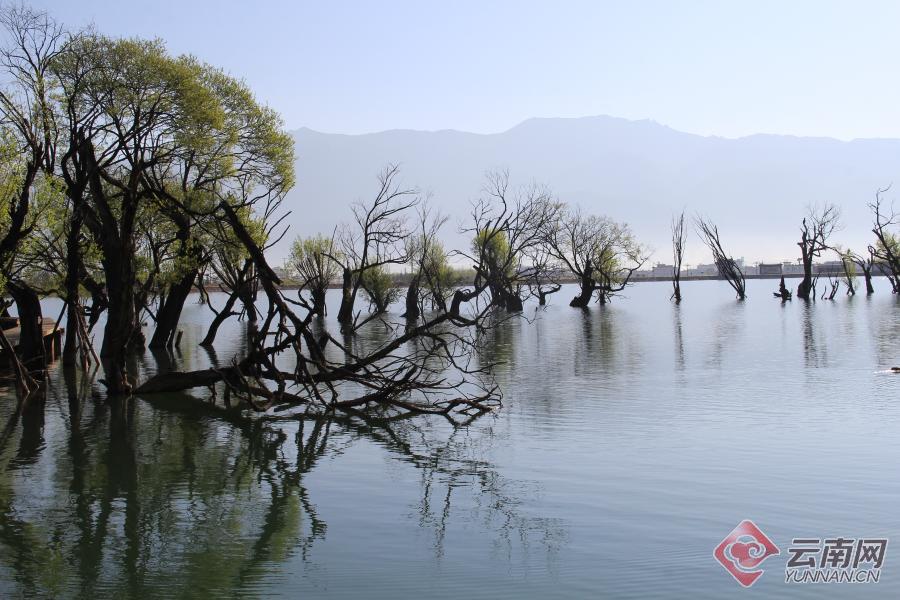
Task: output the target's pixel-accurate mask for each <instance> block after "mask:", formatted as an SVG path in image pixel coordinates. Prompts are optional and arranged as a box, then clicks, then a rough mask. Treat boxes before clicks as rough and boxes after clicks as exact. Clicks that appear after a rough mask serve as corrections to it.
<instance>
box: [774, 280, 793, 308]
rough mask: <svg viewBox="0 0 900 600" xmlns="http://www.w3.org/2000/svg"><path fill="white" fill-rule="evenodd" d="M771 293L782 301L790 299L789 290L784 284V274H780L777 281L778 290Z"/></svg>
mask: <svg viewBox="0 0 900 600" xmlns="http://www.w3.org/2000/svg"><path fill="white" fill-rule="evenodd" d="M773 294H774V295H775V297H776V298H781V301H782V302H787V301H788V300H790V299H791V290H789V289H788V288H787V286H786V285H785V284H784V275H782V276H781V281H780V282H779V283H778V291H777V292H773Z"/></svg>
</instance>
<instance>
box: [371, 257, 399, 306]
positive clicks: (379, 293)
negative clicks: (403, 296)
mask: <svg viewBox="0 0 900 600" xmlns="http://www.w3.org/2000/svg"><path fill="white" fill-rule="evenodd" d="M362 287H363V289H364V290H365V291H366V294H368V296H369V302H370V303H371V305H372V308H373V309H374V311H375V312H377V313H380V312H385V311H386V310H387V308H388V306H389V305H390V304H391V303H392V302H396V301H397V300H398V299H399V298H400V293H401V290H400V288H398V287H396V286H395V285H394V279H393V277H391V274H390V273H388V272H387V270H386V269H385V268H384V267H371V268H368V269H366V270H365V271H363V273H362Z"/></svg>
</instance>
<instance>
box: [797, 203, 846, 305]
mask: <svg viewBox="0 0 900 600" xmlns="http://www.w3.org/2000/svg"><path fill="white" fill-rule="evenodd" d="M840 216H841V213H840V211H839V210H838V208H837V207H836V206H834V205H832V204H825V205H823V206H820V207H810V209H809V213H808V214H807V216H806V217H804V219H803V221H802V223H801V225H800V241H799V242H797V245H798V246H800V253H801V261H802V263H803V280H802V281H801V282H800V285H798V286H797V297H798V298H801V299H803V300H809V299H810V297H811V296H813V295H814V294H815V284H814V281H813V259H815V258H818V257H819V256H821V255H822V253H823V252H825V251H826V250H829V249H830V248H831V247H830V246H829V245H828V240H829V239H830V238H831V234H832V233H834V231H835V229H837V227H838V224H839V222H840Z"/></svg>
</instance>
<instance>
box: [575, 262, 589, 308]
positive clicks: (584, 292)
mask: <svg viewBox="0 0 900 600" xmlns="http://www.w3.org/2000/svg"><path fill="white" fill-rule="evenodd" d="M591 274H592V270H591V268H590V267H588V268H587V269H585V271H584V273H583V274H582V275H581V292H580V293H579V294H578V295H577V296H575V297H574V298H572V301H571V302H569V306H573V307H575V308H587V307H588V304H590V302H591V296H592V295H593V294H594V280H593V279H592V278H591Z"/></svg>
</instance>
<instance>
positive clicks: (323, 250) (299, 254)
mask: <svg viewBox="0 0 900 600" xmlns="http://www.w3.org/2000/svg"><path fill="white" fill-rule="evenodd" d="M333 245H334V244H333V242H332V240H331V239H330V238H326V237H325V236H323V235H316V236H313V237H308V238H300V237H298V238H297V239H295V240H294V243H293V245H292V246H291V256H290V259H289V262H290V266H291V267H292V268H293V269H294V270H295V271H296V272H297V274H298V275H299V277H300V285H301V287H309V288H311V289H313V290H324V289H325V288H326V287H328V284H329V283H330V282H331V281H332V280H333V279H335V278H336V277H337V276H338V275H339V274H340V268H339V266H338V265H337V263H335V262H334V260H332V259H331V258H329V255H331V256H334V255H335V254H336V253H335V251H334V248H333Z"/></svg>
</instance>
